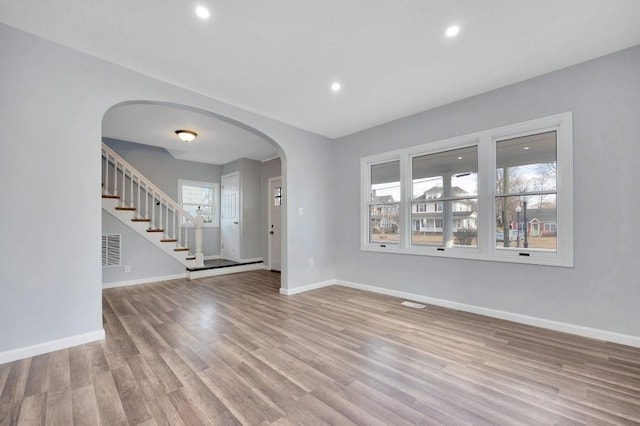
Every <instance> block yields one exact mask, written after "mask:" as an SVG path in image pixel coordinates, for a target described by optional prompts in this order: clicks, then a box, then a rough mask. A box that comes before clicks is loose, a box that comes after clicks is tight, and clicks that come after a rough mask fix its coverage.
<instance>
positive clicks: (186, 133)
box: [176, 130, 198, 143]
mask: <svg viewBox="0 0 640 426" xmlns="http://www.w3.org/2000/svg"><path fill="white" fill-rule="evenodd" d="M176 136H178V138H179V139H180V140H181V141H182V142H184V143H189V142H191V141H193V140H194V139H195V138H196V136H198V134H197V133H196V132H192V131H191V130H176Z"/></svg>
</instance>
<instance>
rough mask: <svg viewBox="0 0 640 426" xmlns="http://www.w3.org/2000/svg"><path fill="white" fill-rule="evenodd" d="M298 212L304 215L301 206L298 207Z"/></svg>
mask: <svg viewBox="0 0 640 426" xmlns="http://www.w3.org/2000/svg"><path fill="white" fill-rule="evenodd" d="M298 214H299V215H300V216H304V209H303V208H302V207H300V208H298Z"/></svg>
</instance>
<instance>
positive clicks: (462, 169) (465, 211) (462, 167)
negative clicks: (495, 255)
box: [411, 145, 478, 247]
mask: <svg viewBox="0 0 640 426" xmlns="http://www.w3.org/2000/svg"><path fill="white" fill-rule="evenodd" d="M412 178H413V182H412V183H413V199H412V202H411V244H415V245H421V244H423V245H437V246H441V247H454V246H474V247H475V246H477V230H478V228H477V224H476V218H477V204H478V195H477V194H478V147H477V146H475V145H474V146H471V147H467V148H461V149H454V150H451V151H444V152H438V153H435V154H428V155H421V156H419V157H413V159H412Z"/></svg>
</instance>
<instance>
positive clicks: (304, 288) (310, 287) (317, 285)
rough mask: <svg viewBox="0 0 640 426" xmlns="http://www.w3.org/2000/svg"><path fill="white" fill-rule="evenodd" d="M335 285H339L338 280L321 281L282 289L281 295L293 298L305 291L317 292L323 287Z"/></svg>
mask: <svg viewBox="0 0 640 426" xmlns="http://www.w3.org/2000/svg"><path fill="white" fill-rule="evenodd" d="M335 284H337V282H336V280H327V281H320V282H318V283H312V284H307V285H303V286H300V287H294V288H284V287H280V294H284V295H285V296H291V295H293V294H298V293H303V292H305V291H310V290H316V289H319V288H322V287H327V286H330V285H335Z"/></svg>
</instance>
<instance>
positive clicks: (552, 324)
mask: <svg viewBox="0 0 640 426" xmlns="http://www.w3.org/2000/svg"><path fill="white" fill-rule="evenodd" d="M335 283H336V284H337V285H341V286H343V287H350V288H355V289H358V290H365V291H370V292H373V293H378V294H384V295H387V296H392V297H397V298H400V299H407V300H411V301H416V302H422V303H426V304H429V305H435V306H441V307H444V308H450V309H456V310H459V311H464V312H471V313H474V314H479V315H484V316H487V317H491V318H499V319H503V320H507V321H513V322H516V323H519V324H526V325H531V326H534V327H540V328H545V329H548V330H554V331H560V332H563V333H569V334H575V335H577V336H582V337H588V338H591V339H597V340H603V341H606V342H612V343H619V344H621V345H627V346H633V347H636V348H640V336H632V335H629V334H621V333H616V332H613V331H607V330H601V329H597V328H590V327H584V326H581V325H575V324H569V323H564V322H559V321H553V320H548V319H544V318H538V317H531V316H527V315H521V314H516V313H513V312H506V311H500V310H497V309H490V308H485V307H482V306H475V305H467V304H464V303H458V302H452V301H450V300H444V299H436V298H434V297H428V296H422V295H420V294H414V293H407V292H404V291H398V290H390V289H386V288H383V287H376V286H372V285H367V284H360V283H354V282H350V281H344V280H335ZM280 292H281V293H282V289H280Z"/></svg>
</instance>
